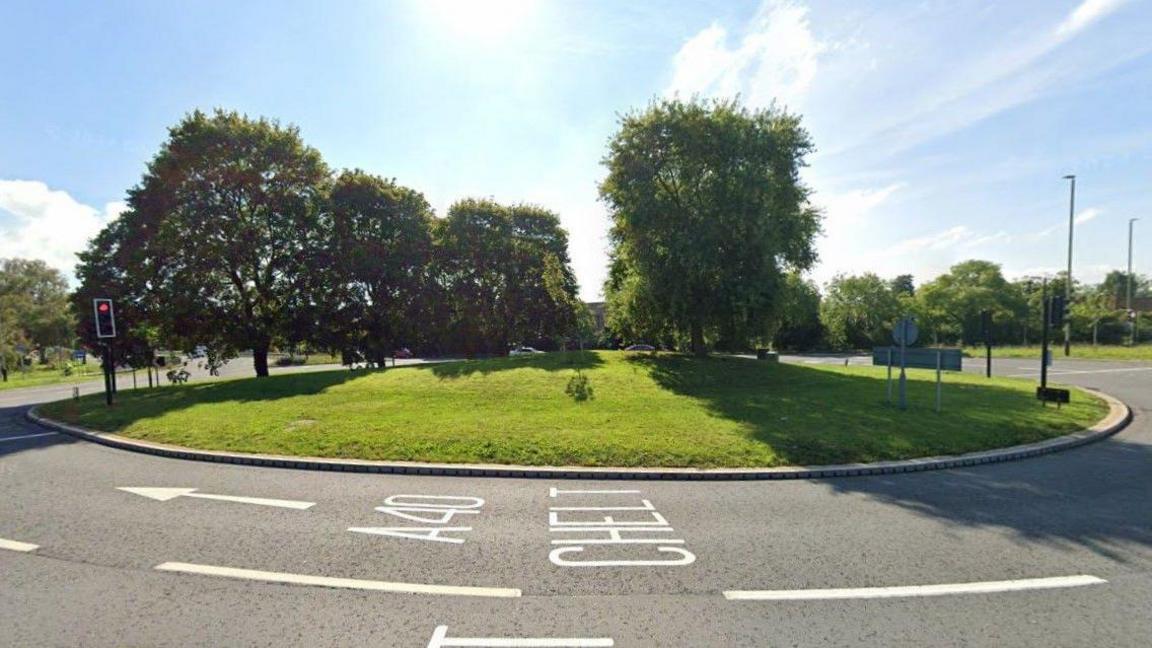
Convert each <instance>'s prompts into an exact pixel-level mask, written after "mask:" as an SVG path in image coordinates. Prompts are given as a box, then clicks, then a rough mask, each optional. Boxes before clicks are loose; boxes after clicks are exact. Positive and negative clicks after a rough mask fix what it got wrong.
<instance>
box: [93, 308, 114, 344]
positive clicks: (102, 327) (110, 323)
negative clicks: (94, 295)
mask: <svg viewBox="0 0 1152 648" xmlns="http://www.w3.org/2000/svg"><path fill="white" fill-rule="evenodd" d="M92 310H93V311H94V312H95V313H96V337H98V338H114V337H116V312H115V311H114V310H113V309H112V300H111V299H93V300H92Z"/></svg>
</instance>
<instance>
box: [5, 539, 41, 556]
mask: <svg viewBox="0 0 1152 648" xmlns="http://www.w3.org/2000/svg"><path fill="white" fill-rule="evenodd" d="M39 548H40V545H34V544H32V543H30V542H17V541H15V540H5V539H4V538H0V549H7V550H8V551H22V552H24V553H27V552H29V551H36V550H37V549H39Z"/></svg>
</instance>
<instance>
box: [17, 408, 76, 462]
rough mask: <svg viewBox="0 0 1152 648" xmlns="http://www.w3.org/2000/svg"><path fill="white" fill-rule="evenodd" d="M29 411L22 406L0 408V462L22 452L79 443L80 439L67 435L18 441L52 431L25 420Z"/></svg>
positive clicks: (52, 435) (53, 435) (36, 437)
mask: <svg viewBox="0 0 1152 648" xmlns="http://www.w3.org/2000/svg"><path fill="white" fill-rule="evenodd" d="M27 409H28V408H27V407H26V406H22V405H21V406H17V407H0V460H3V459H4V458H6V457H11V456H13V455H16V454H19V453H21V452H31V451H34V450H44V449H46V448H51V447H54V446H59V445H67V444H71V443H76V442H77V440H78V439H76V438H75V437H71V436H68V435H67V434H50V435H48V436H33V437H31V438H21V439H17V438H16V437H28V436H29V435H37V434H45V433H48V432H51V430H49V429H47V428H42V427H40V426H39V425H36V424H34V423H32V422H30V421H28V420H27V419H26V418H24V412H25V411H27Z"/></svg>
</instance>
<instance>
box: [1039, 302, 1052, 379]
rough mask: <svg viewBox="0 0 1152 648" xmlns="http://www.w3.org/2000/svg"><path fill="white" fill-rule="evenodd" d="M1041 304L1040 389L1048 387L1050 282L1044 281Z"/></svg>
mask: <svg viewBox="0 0 1152 648" xmlns="http://www.w3.org/2000/svg"><path fill="white" fill-rule="evenodd" d="M1041 290H1042V291H1043V292H1042V293H1041V300H1040V302H1041V303H1042V304H1043V308H1042V312H1043V325H1042V326H1041V327H1040V331H1041V333H1040V388H1041V389H1045V388H1047V387H1048V322H1049V320H1050V319H1051V318H1050V315H1051V310H1050V308H1049V306H1050V305H1049V304H1048V281H1047V280H1045V281H1044V287H1043V288H1042V289H1041Z"/></svg>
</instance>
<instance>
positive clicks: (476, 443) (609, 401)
mask: <svg viewBox="0 0 1152 648" xmlns="http://www.w3.org/2000/svg"><path fill="white" fill-rule="evenodd" d="M578 376H583V377H584V378H586V380H587V384H586V387H587V388H590V390H591V393H590V394H588V393H587V391H585V392H584V393H581V390H580V389H579V382H580V380H579V379H578ZM1033 389H1034V385H1033V384H1031V383H1029V382H1025V381H1018V380H1010V379H992V380H987V379H984V378H982V377H979V376H976V375H966V374H947V376H946V379H945V385H944V412H943V413H942V414H936V413H935V412H934V411H933V410H932V406H933V398H934V393H935V391H934V390H935V387H934V382H933V373H932V372H928V371H912V372H911V373H910V383H909V390H908V393H909V400H910V403H911V407H910V409H909V410H908V411H903V412H902V411H899V410H897V409H896V408H894V407H891V406H888V405H886V404H885V403H884V393H885V382H884V377H883V373H882V370H880V369H878V368H873V367H832V366H818V365H789V364H770V363H765V362H757V361H752V360H745V359H740V358H715V357H714V358H709V359H705V360H698V359H694V358H689V357H685V356H679V355H662V356H659V357H649V356H647V355H644V356H641V355H634V354H627V353H623V352H588V353H586V354H579V353H575V352H574V353H572V354H560V353H557V354H547V355H540V356H531V357H522V358H510V359H494V360H478V361H468V362H458V363H446V364H440V365H422V366H421V365H416V366H407V367H398V368H394V369H386V370H382V371H375V372H349V371H331V372H320V373H306V374H295V375H280V376H272V377H270V378H265V379H243V380H234V381H220V382H213V383H203V384H195V385H185V386H178V387H164V388H160V389H156V390H151V391H147V390H142V391H139V392H131V391H124V392H121V394H120V396H119V398H120V401H119V403H118V404H117V405H116V406H115V407H113V408H111V409H109V408H106V407H104V406H103V404H102V403H101V402H100V400H99V398H98V397H97V396H92V397H85V398H82V399H80V400H79V401H61V402H58V403H53V404H51V405H48V406H45V407H44V408H43V410H44V413H45V414H46V415H47V416H49V417H51V418H55V419H62V420H65V421H68V422H71V423H76V424H79V425H84V426H87V427H90V428H95V429H99V430H105V431H114V432H119V433H121V434H124V435H126V436H130V437H134V438H138V439H147V440H150V441H157V442H163V443H173V444H178V445H186V446H194V447H198V448H205V449H212V450H231V451H239V452H263V453H275V454H288V455H304V456H319V457H346V458H360V459H389V460H415V461H435V462H484V463H517V464H533V465H593V466H697V467H717V466H780V465H798V464H826V463H841V462H857V461H877V460H884V459H905V458H911V457H923V456H930V455H939V454H958V453H963V452H969V451H975V450H982V449H987V448H993V447H999V446H1009V445H1015V444H1019V443H1027V442H1032V441H1038V440H1041V439H1045V438H1048V437H1052V436H1057V435H1061V434H1064V433H1067V432H1070V431H1073V430H1077V429H1081V428H1083V427H1085V426H1088V425H1091V424H1092V423H1095V422H1096V421H1097V420H1099V419H1100V418H1101V417H1102V416H1103V415H1104V413H1105V412H1106V410H1107V406H1106V404H1104V403H1103V402H1102V401H1101V400H1100V399H1098V398H1096V397H1095V396H1090V395H1088V394H1087V393H1085V392H1081V391H1078V390H1077V391H1075V393H1074V394H1073V397H1072V398H1073V403H1072V404H1071V405H1070V406H1066V407H1064V408H1063V409H1060V410H1057V409H1056V408H1055V407H1048V408H1044V407H1041V406H1040V404H1038V403H1037V402H1036V400H1035V399H1034V397H1033ZM582 396H583V397H586V398H585V399H584V400H581V397H582Z"/></svg>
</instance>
